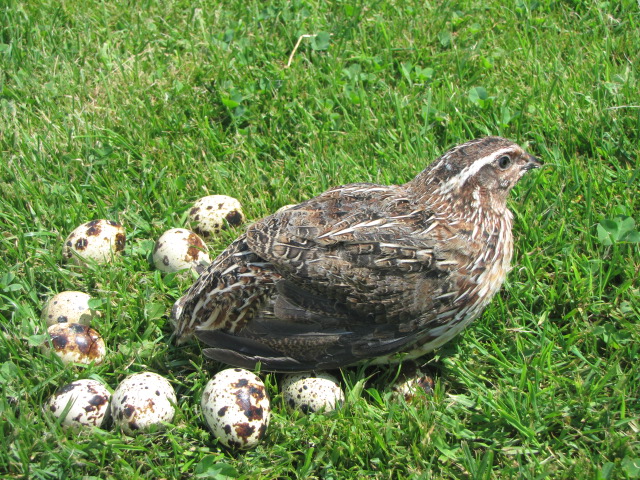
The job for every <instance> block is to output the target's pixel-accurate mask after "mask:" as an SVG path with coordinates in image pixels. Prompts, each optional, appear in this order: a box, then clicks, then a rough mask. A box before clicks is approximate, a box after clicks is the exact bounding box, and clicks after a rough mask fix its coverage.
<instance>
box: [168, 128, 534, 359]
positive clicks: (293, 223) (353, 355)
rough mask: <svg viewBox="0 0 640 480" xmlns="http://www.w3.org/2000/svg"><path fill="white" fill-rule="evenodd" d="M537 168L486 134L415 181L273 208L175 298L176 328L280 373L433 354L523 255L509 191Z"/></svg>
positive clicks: (355, 187)
mask: <svg viewBox="0 0 640 480" xmlns="http://www.w3.org/2000/svg"><path fill="white" fill-rule="evenodd" d="M539 165H540V163H539V162H538V161H537V160H536V159H535V158H533V157H532V156H530V155H529V154H527V153H526V152H524V150H522V148H521V147H519V146H518V145H516V144H514V143H512V142H509V141H507V140H505V139H502V138H499V137H487V138H485V139H479V140H475V141H472V142H468V143H466V144H463V145H461V146H458V147H456V148H454V149H452V150H450V151H449V152H447V153H446V154H445V155H443V156H442V157H440V158H439V159H438V160H436V161H435V162H434V163H433V164H432V165H431V166H429V167H428V168H427V169H425V170H424V171H423V172H421V173H420V174H419V175H418V176H417V177H416V178H415V179H413V180H412V181H410V182H408V183H406V184H404V185H392V186H385V185H376V184H369V183H357V184H349V185H343V186H339V187H336V188H333V189H331V190H328V191H327V192H325V193H323V194H321V195H319V196H317V197H315V198H312V199H310V200H308V201H306V202H303V203H301V204H298V205H296V206H294V207H293V208H290V209H287V210H285V211H282V212H278V213H276V214H273V215H271V216H269V217H266V218H264V219H262V220H260V221H258V222H256V223H254V224H253V225H251V226H249V228H248V229H247V232H246V234H245V235H243V236H241V237H239V238H238V239H237V240H236V241H235V242H233V243H232V244H231V245H230V246H229V248H227V249H226V250H225V251H224V252H223V253H222V254H221V255H220V256H219V257H218V258H217V259H216V261H215V262H214V263H213V264H212V265H210V266H209V268H208V269H207V271H206V273H204V274H203V275H202V276H201V277H200V278H199V279H198V280H197V281H196V282H195V284H194V285H193V287H192V288H191V289H190V290H189V291H188V292H187V293H186V294H185V296H184V297H183V298H182V299H180V300H179V301H178V302H177V303H176V306H175V307H174V312H173V316H174V319H175V322H176V325H177V336H178V338H179V339H183V338H186V337H188V336H189V335H190V334H192V333H194V332H195V333H196V335H197V336H198V338H199V339H200V340H202V341H203V342H204V343H206V344H208V345H209V346H210V347H211V348H209V349H207V350H205V353H206V354H207V355H209V356H211V357H212V358H214V359H216V360H219V361H222V362H225V363H229V364H232V365H236V366H241V367H245V368H252V367H254V366H255V365H256V364H257V363H261V364H262V366H263V368H264V369H266V370H276V371H299V370H313V369H320V368H334V367H340V366H343V365H350V364H354V363H358V362H361V361H369V362H373V363H386V362H389V361H397V360H401V359H403V358H415V357H418V356H421V355H423V354H425V353H428V352H429V351H431V350H433V349H435V348H437V347H439V346H441V345H442V344H444V343H445V342H447V341H449V340H450V339H451V338H453V337H454V336H455V335H456V334H457V333H459V332H460V331H461V330H462V329H463V328H465V326H467V325H468V324H469V323H470V322H471V321H473V320H474V319H475V318H477V317H478V316H479V315H480V314H481V313H482V311H483V310H484V308H485V307H486V305H487V304H488V303H489V302H490V301H491V299H492V297H493V296H494V295H495V294H496V292H497V291H498V290H499V289H500V287H501V285H502V283H503V281H504V279H505V277H506V275H507V273H508V271H509V269H510V262H511V258H512V254H513V242H512V233H511V228H512V215H511V212H510V211H509V210H508V209H507V206H506V197H507V194H508V192H509V191H510V190H511V188H512V187H513V186H514V185H515V184H516V183H517V182H518V180H519V179H520V178H521V177H522V176H523V175H524V174H525V173H526V172H527V171H528V170H530V169H532V168H535V167H537V166H539Z"/></svg>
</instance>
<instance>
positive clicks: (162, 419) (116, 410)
mask: <svg viewBox="0 0 640 480" xmlns="http://www.w3.org/2000/svg"><path fill="white" fill-rule="evenodd" d="M176 401H177V400H176V392H175V391H174V390H173V387H172V386H171V384H170V383H169V381H168V380H167V379H166V378H164V377H162V376H160V375H158V374H157V373H152V372H142V373H136V374H133V375H130V376H128V377H127V378H125V379H124V380H123V381H122V383H120V385H118V387H117V388H116V390H115V391H114V392H113V396H112V397H111V416H112V417H113V422H114V423H115V425H116V426H118V427H120V428H121V429H122V430H123V431H124V432H125V433H126V434H128V435H132V434H134V433H136V432H138V431H156V430H162V429H163V428H164V427H165V425H164V424H165V423H169V422H171V421H173V417H174V415H175V404H176Z"/></svg>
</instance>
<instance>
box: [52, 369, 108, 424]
mask: <svg viewBox="0 0 640 480" xmlns="http://www.w3.org/2000/svg"><path fill="white" fill-rule="evenodd" d="M110 399H111V393H110V392H109V390H107V387H106V386H105V385H104V384H102V383H101V382H99V381H97V380H92V379H84V380H76V381H75V382H71V383H69V384H68V385H65V386H64V387H60V388H59V389H58V390H57V391H56V393H54V394H53V395H52V396H51V398H49V401H48V402H47V405H46V409H47V410H48V411H50V412H51V413H52V414H53V415H54V416H55V417H56V418H60V417H61V416H62V415H63V414H64V411H65V409H66V408H67V405H69V404H71V405H70V406H69V410H68V411H67V413H66V415H65V416H64V418H63V419H62V420H61V422H60V424H61V425H62V426H63V427H102V426H103V425H104V424H105V423H106V422H107V420H108V419H109V416H110V412H109V400H110Z"/></svg>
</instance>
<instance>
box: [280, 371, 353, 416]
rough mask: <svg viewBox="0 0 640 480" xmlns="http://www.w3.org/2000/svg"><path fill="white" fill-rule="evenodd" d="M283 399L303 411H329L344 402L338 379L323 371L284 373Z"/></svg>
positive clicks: (292, 406)
mask: <svg viewBox="0 0 640 480" xmlns="http://www.w3.org/2000/svg"><path fill="white" fill-rule="evenodd" d="M281 391H282V396H283V397H284V401H285V402H286V403H287V404H288V405H289V406H290V407H291V408H295V409H299V410H302V411H303V412H305V413H309V412H317V411H320V410H322V411H325V412H330V411H332V410H335V409H336V408H338V407H339V406H340V405H342V403H343V402H344V392H343V391H342V388H340V385H339V384H338V379H337V378H336V377H334V376H333V375H330V374H328V373H325V372H318V373H316V374H313V373H308V372H307V373H295V374H290V375H286V376H285V377H284V378H283V380H282V384H281Z"/></svg>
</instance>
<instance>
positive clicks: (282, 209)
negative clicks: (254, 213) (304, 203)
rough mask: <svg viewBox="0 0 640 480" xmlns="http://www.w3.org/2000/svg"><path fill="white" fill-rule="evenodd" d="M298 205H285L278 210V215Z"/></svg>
mask: <svg viewBox="0 0 640 480" xmlns="http://www.w3.org/2000/svg"><path fill="white" fill-rule="evenodd" d="M295 206H296V204H295V203H290V204H288V205H283V206H282V207H280V208H279V209H278V210H276V213H280V212H284V211H285V210H289V209H290V208H293V207H295Z"/></svg>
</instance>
